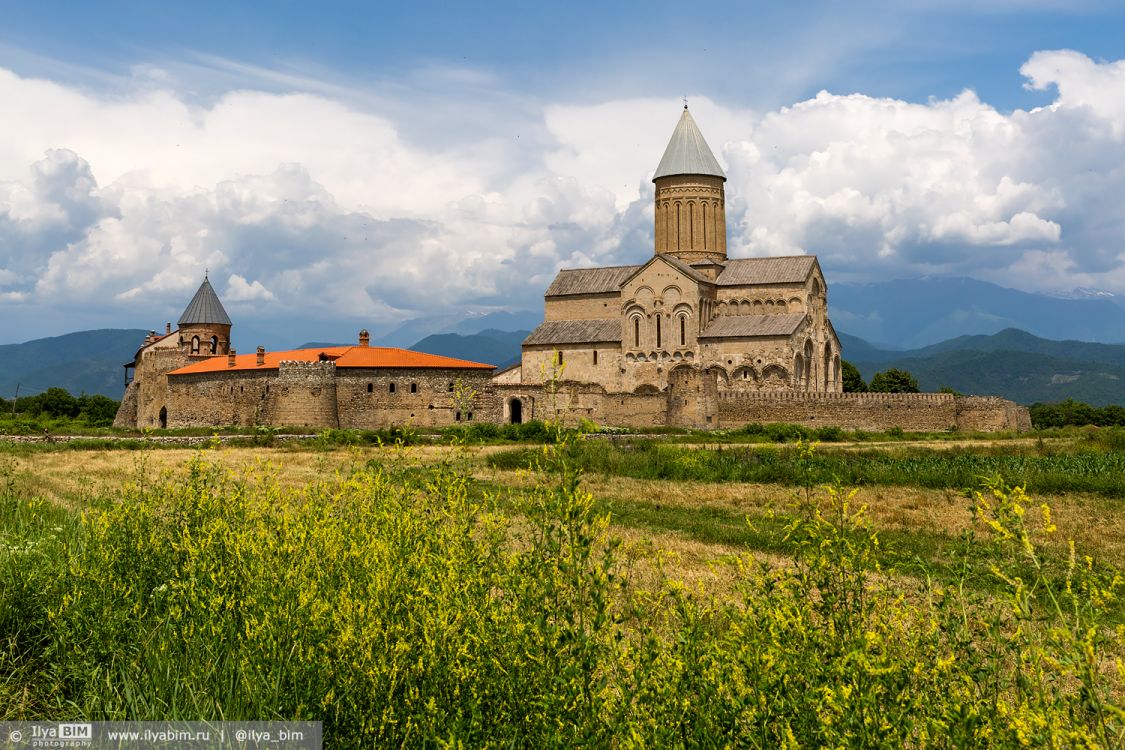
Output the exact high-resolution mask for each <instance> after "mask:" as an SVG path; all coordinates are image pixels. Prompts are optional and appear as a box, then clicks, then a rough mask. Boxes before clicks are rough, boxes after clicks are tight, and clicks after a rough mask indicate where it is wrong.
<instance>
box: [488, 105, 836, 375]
mask: <svg viewBox="0 0 1125 750" xmlns="http://www.w3.org/2000/svg"><path fill="white" fill-rule="evenodd" d="M652 181H653V182H654V183H655V184H656V206H655V218H656V226H655V230H656V231H655V237H656V243H655V244H656V247H655V252H654V253H653V256H652V258H651V259H649V260H648V262H647V263H644V264H641V265H635V266H612V267H604V268H584V269H574V270H563V271H560V272H559V274H558V276H556V277H555V279H554V281H553V282H552V283H551V285H550V287H549V288H548V289H547V292H546V295H545V316H544V321H543V323H542V325H540V326H539V327H538V328H536V329H535V331H533V332H532V334H531V335H530V336H529V337H528V338H527V340H526V341H524V344H523V357H522V363H521V365H520V366H519V368H518V369H517V370H512V371H507V372H505V373H502V374H501V375H499V376H498V377H497V382H498V383H506V384H511V385H515V384H516V383H519V384H521V385H523V386H536V385H542V384H544V383H546V382H548V381H551V380H559V379H562V380H565V381H577V382H581V383H588V384H594V385H597V386H600V387H601V388H603V389H604V390H605V391H606V392H609V393H635V394H642V393H656V392H663V391H665V390H666V389H667V388H668V387H669V384H670V383H672V382H673V381H674V380H675V377H674V373H675V372H676V371H677V370H689V369H690V370H696V371H705V372H707V373H708V374H713V375H714V376H715V378H716V386H717V389H718V393H719V394H720V396H721V395H722V394H723V393H724V392H737V393H757V392H773V393H777V392H813V393H839V392H841V391H842V385H841V374H840V340H839V339H838V338H837V336H836V332H835V331H834V330H833V329H832V323H831V321H829V319H828V305H827V288H826V286H825V283H824V276H823V274H822V273H821V270H820V266H819V264H818V263H817V260H816V257H815V256H812V255H801V256H795V257H784V258H738V259H730V258H727V227H726V201H725V193H724V183H725V182H726V175H724V174H723V170H722V168H721V167H720V166H719V163H718V161H716V159H715V156H714V154H713V153H712V152H711V149H710V147H708V145H707V142H706V141H705V140H704V138H703V134H702V133H700V131H699V128H698V127H697V126H696V124H695V120H694V119H693V118H692V116H691V113H690V112H689V111H688V108H687V106H686V105H685V107H684V110H683V113H682V114H681V115H680V121H679V123H678V124H677V125H676V129H675V131H674V132H673V133H672V139H671V141H669V143H668V147H667V149H665V151H664V156H663V158H661V160H660V164H659V165H658V166H657V168H656V173H655V174H654V175H653V178H652Z"/></svg>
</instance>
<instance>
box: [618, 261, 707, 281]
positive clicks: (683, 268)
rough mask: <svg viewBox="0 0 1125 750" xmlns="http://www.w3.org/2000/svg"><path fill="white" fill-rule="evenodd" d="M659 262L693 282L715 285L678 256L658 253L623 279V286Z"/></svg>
mask: <svg viewBox="0 0 1125 750" xmlns="http://www.w3.org/2000/svg"><path fill="white" fill-rule="evenodd" d="M658 260H662V261H664V262H665V263H667V264H668V265H670V266H672V267H673V268H675V269H676V270H678V271H680V272H681V273H683V274H684V275H685V276H687V277H688V278H689V279H691V280H692V281H698V282H701V283H704V284H713V283H715V282H713V281H711V279H709V278H707V277H706V276H704V275H703V274H701V273H700V272H699V271H696V270H695V269H694V268H692V267H691V266H689V265H688V264H687V263H684V262H683V261H682V260H680V259H679V258H677V257H676V256H674V255H670V254H668V253H657V254H656V255H654V256H652V257H651V258H649V260H648V262H646V263H645V264H644V265H640V266H637V267H636V269H637V270H635V271H633V273H631V274H629V275H628V276H626V277H625V278H623V279H622V280H621V286H625V285H626V284H628V283H629V282H630V281H632V280H633V277H634V276H636V275H637V274H639V273H640V272H641V271H643V270H645V269H646V268H648V267H649V266H651V265H652V264H653V263H655V262H657V261H658Z"/></svg>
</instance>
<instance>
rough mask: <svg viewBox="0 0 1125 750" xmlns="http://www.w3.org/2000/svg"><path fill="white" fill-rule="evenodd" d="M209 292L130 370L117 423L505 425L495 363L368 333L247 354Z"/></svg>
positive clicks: (152, 340)
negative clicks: (348, 342)
mask: <svg viewBox="0 0 1125 750" xmlns="http://www.w3.org/2000/svg"><path fill="white" fill-rule="evenodd" d="M200 290H201V292H200V293H197V294H196V297H195V299H193V300H192V304H191V305H189V308H188V310H187V311H185V314H184V316H183V318H181V325H182V326H184V327H183V328H181V329H177V330H175V331H173V330H172V327H171V325H170V324H169V325H168V326H167V327H166V330H165V334H164V335H163V336H158V335H156V332H155V331H153V332H150V333H149V335H148V336H147V337H146V339H145V341H144V344H143V345H142V346H141V348H140V350H139V351H138V352H137V355H136V357H135V358H134V360H133V362H131V363H129V364H127V365H126V367H127V368H130V369H132V370H133V372H134V377H133V380H132V382H130V383H129V384H128V385H127V386H126V389H125V395H124V398H123V399H122V402H121V407H120V409H119V410H118V413H117V418H116V420H115V421H114V424H115V425H116V426H119V427H132V428H164V427H219V426H226V425H239V426H255V425H269V426H287V425H291V426H306V427H316V428H330V427H341V428H363V429H377V428H383V427H391V426H395V425H408V424H413V425H418V426H426V427H440V426H446V425H452V424H456V423H458V422H471V421H474V420H484V421H490V422H497V421H499V420H500V419H501V409H502V407H501V402H500V400H499V398H498V396H497V395H496V393H495V391H494V390H493V389H492V387H491V383H490V378H491V376H492V372H493V367H492V366H491V365H486V364H481V363H476V362H467V361H463V360H457V359H452V358H449V357H439V356H436V355H432V354H424V353H421V352H413V351H407V350H403V349H390V348H383V347H372V346H370V337H369V336H368V335H367V332H366V331H361V332H360V336H359V344H358V345H357V346H345V347H327V348H325V349H323V350H321V349H303V350H296V351H289V352H266V351H265V350H264V349H263V348H261V347H259V348H258V351H257V352H256V353H255V354H250V355H241V356H240V355H238V353H237V352H235V351H233V350H231V349H230V348H229V340H230V339H229V335H230V328H231V325H230V322H229V318H226V313H225V312H224V311H222V306H221V304H220V303H219V301H218V298H217V296H215V295H214V290H212V289H211V288H210V285H209V284H208V283H207V281H206V280H205V281H204V287H200ZM201 294H202V297H201ZM185 319H186V320H188V321H190V322H189V324H185V323H184V320H185ZM223 319H225V320H226V322H224V323H214V322H210V321H214V320H223ZM205 334H206V335H205ZM219 334H222V335H219ZM212 337H214V338H212ZM212 352H214V353H212Z"/></svg>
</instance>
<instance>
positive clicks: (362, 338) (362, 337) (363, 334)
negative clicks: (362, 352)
mask: <svg viewBox="0 0 1125 750" xmlns="http://www.w3.org/2000/svg"><path fill="white" fill-rule="evenodd" d="M359 345H360V346H371V334H370V333H368V332H367V329H366V328H364V329H363V330H362V331H360V332H359Z"/></svg>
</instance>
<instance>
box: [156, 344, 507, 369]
mask: <svg viewBox="0 0 1125 750" xmlns="http://www.w3.org/2000/svg"><path fill="white" fill-rule="evenodd" d="M264 360H265V361H264V364H261V365H259V364H258V355H257V354H239V355H238V356H236V357H235V358H234V366H233V367H232V366H231V365H230V361H229V358H228V357H227V355H219V356H214V357H208V358H207V359H204V360H200V361H198V362H193V363H191V364H190V365H185V366H184V367H181V368H179V369H178V370H172V372H170V373H168V374H169V375H194V374H196V373H204V372H206V373H214V372H235V371H246V370H276V369H277V368H278V365H280V364H281V363H282V362H319V361H321V360H331V361H333V362H335V363H336V368H337V369H341V368H358V367H362V368H375V369H404V368H410V369H446V370H492V369H494V368H493V366H492V365H486V364H483V363H481V362H469V361H468V360H464V359H454V358H453V357H443V356H440V355H438V354H426V353H425V352H415V351H411V350H409V349H395V348H392V347H383V346H329V347H325V348H323V349H292V350H290V351H283V352H266V354H265V357H264Z"/></svg>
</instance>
